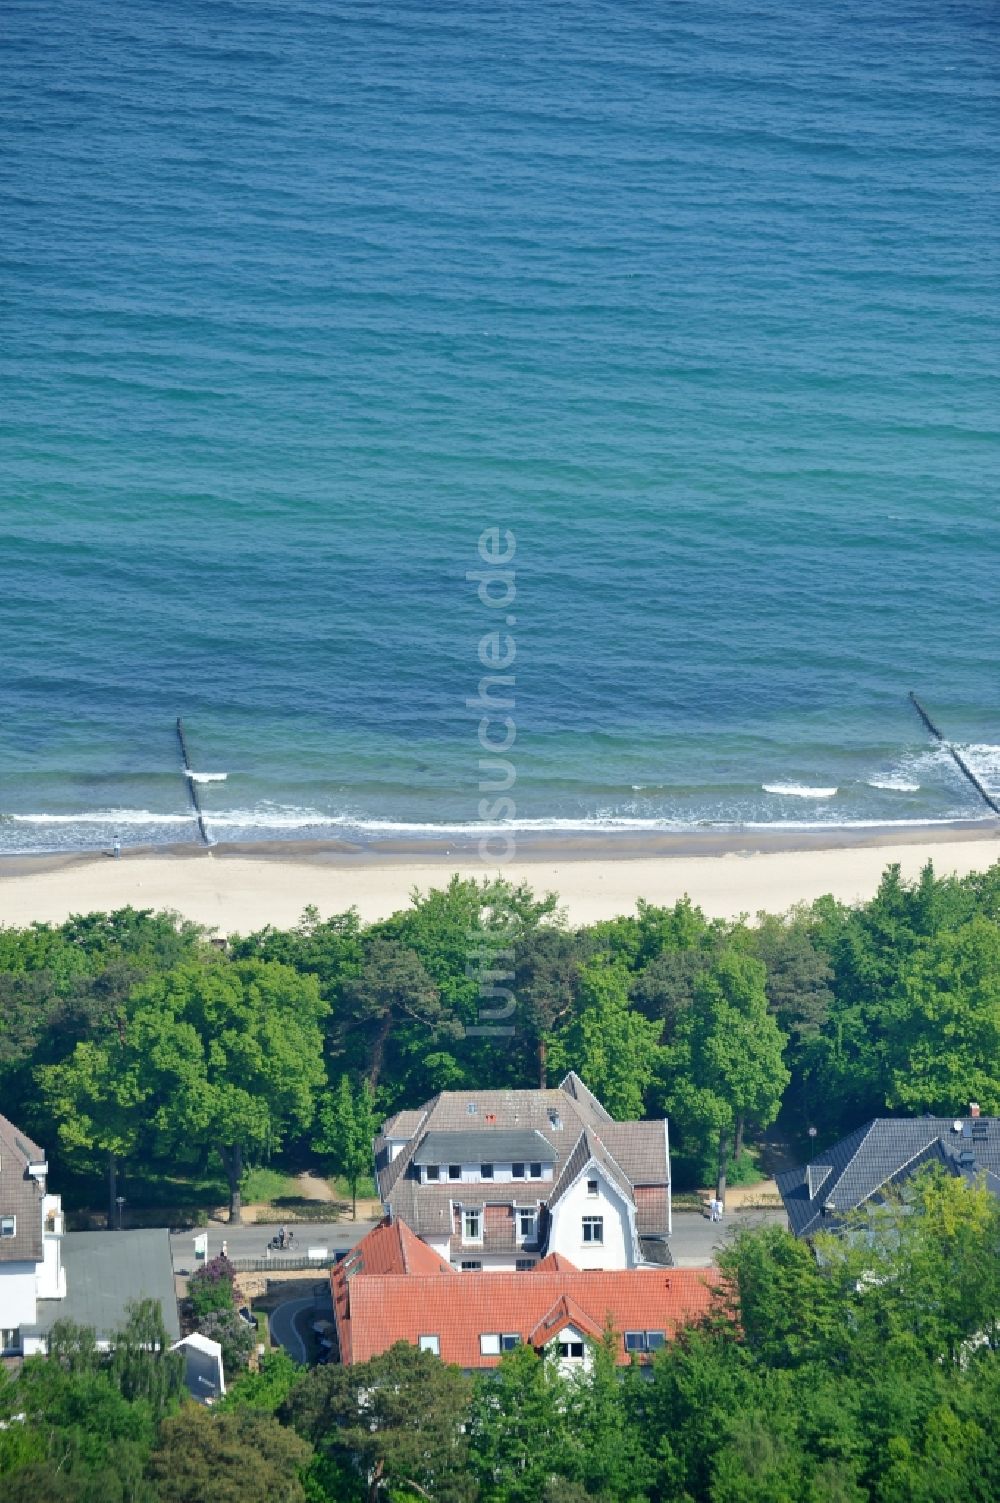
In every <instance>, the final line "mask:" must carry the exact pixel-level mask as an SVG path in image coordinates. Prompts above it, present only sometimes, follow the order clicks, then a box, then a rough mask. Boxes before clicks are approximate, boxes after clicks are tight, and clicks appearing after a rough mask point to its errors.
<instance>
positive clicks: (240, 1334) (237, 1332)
mask: <svg viewBox="0 0 1000 1503" xmlns="http://www.w3.org/2000/svg"><path fill="white" fill-rule="evenodd" d="M198 1330H199V1331H200V1333H201V1334H202V1336H207V1337H209V1339H210V1340H212V1341H217V1342H218V1343H219V1345H220V1346H221V1347H222V1366H223V1368H224V1369H225V1373H226V1377H227V1379H228V1378H229V1377H230V1376H231V1375H232V1374H234V1373H237V1372H243V1371H245V1370H246V1368H247V1367H249V1365H250V1358H251V1357H252V1356H253V1353H254V1351H255V1349H256V1346H257V1331H256V1329H255V1327H254V1326H249V1325H247V1323H246V1321H245V1320H243V1319H242V1318H241V1317H240V1316H239V1315H238V1314H237V1313H236V1311H235V1310H212V1311H211V1312H210V1313H209V1314H208V1315H206V1316H205V1318H204V1320H201V1321H199V1322H198Z"/></svg>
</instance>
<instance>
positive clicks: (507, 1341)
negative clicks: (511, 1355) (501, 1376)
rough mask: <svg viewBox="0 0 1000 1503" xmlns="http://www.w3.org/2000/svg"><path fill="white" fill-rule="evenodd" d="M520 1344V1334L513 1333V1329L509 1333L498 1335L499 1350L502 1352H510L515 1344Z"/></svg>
mask: <svg viewBox="0 0 1000 1503" xmlns="http://www.w3.org/2000/svg"><path fill="white" fill-rule="evenodd" d="M520 1344H521V1338H520V1336H517V1335H515V1334H514V1332H513V1331H512V1332H510V1334H507V1333H505V1334H504V1335H503V1336H501V1337H500V1350H501V1351H502V1352H512V1351H513V1350H514V1348H515V1347H516V1346H520Z"/></svg>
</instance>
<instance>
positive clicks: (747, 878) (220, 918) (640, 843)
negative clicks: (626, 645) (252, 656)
mask: <svg viewBox="0 0 1000 1503" xmlns="http://www.w3.org/2000/svg"><path fill="white" fill-rule="evenodd" d="M928 860H933V862H934V866H935V870H936V871H937V872H938V873H939V875H944V874H947V873H955V874H956V875H960V876H962V875H966V874H968V873H970V872H973V871H982V870H985V869H986V868H987V867H989V866H991V865H993V864H994V863H995V862H998V861H1000V824H998V823H997V821H995V820H976V821H968V822H963V823H956V824H946V825H913V826H906V827H898V826H897V827H890V828H887V827H885V826H870V827H863V828H847V829H845V828H843V827H841V828H839V829H838V828H831V829H830V830H822V831H819V830H780V829H778V830H776V829H773V828H772V829H768V830H755V831H746V830H744V831H732V832H722V831H690V832H683V833H677V832H671V833H669V834H668V833H657V834H641V835H637V834H636V833H635V832H620V833H617V834H616V833H615V832H613V831H603V832H600V833H599V834H595V835H593V836H591V835H585V836H578V835H574V836H566V835H562V836H560V835H542V834H539V833H538V832H531V834H526V835H523V836H519V837H518V849H517V854H516V856H515V857H514V858H513V859H512V860H509V861H504V862H502V863H500V862H498V861H496V860H495V859H494V860H493V861H492V862H490V861H483V860H482V859H480V858H479V856H478V852H477V849H476V845H475V843H474V842H472V841H464V842H459V841H456V840H454V839H451V840H446V839H440V840H437V841H426V840H424V841H420V842H416V841H404V840H393V841H381V842H379V843H378V844H377V845H375V844H372V845H367V846H360V845H356V844H351V843H349V842H346V841H329V842H328V841H284V840H281V841H265V842H260V843H254V844H237V843H227V844H223V843H220V844H218V845H215V846H212V847H204V846H196V845H191V844H184V845H176V846H145V847H135V848H133V849H131V850H126V851H123V852H122V856H121V858H120V859H119V860H114V859H111V858H110V857H109V856H107V855H105V854H102V853H95V852H93V851H87V852H66V853H65V854H52V855H27V854H24V855H20V854H18V855H14V854H12V855H5V856H0V924H5V925H24V924H30V923H32V922H36V921H39V922H54V923H59V922H62V921H63V920H64V919H66V918H68V917H69V915H70V914H71V913H86V912H93V911H101V910H103V911H106V910H109V909H114V908H119V907H123V906H125V905H126V904H129V903H130V904H132V905H133V906H135V907H142V908H156V909H160V908H167V909H173V910H175V911H176V912H178V913H179V914H181V915H182V916H183V917H185V918H189V919H193V920H194V921H195V922H197V923H201V924H204V925H206V926H207V927H210V928H215V929H217V930H218V931H219V932H221V933H224V934H229V933H235V932H242V933H247V932H249V931H251V930H254V929H260V928H263V927H264V926H265V925H266V924H274V925H276V926H278V927H289V926H291V925H292V924H294V923H296V922H297V921H298V919H299V918H300V916H301V914H302V911H303V909H304V908H306V907H307V906H308V905H310V904H312V905H315V906H316V907H317V908H318V909H319V910H320V912H321V914H322V916H323V917H324V918H326V917H329V916H330V915H331V914H334V913H341V912H343V911H344V910H346V909H347V908H350V907H351V906H352V905H353V906H356V907H357V909H358V911H359V913H360V915H361V917H362V919H364V920H366V921H369V922H370V921H372V920H374V919H379V918H385V917H387V916H388V915H389V914H390V913H392V912H395V911H396V910H397V909H399V908H403V907H406V906H407V905H408V903H409V899H410V894H411V892H412V890H413V889H414V888H419V889H421V890H422V891H426V890H427V889H428V888H429V887H441V886H444V885H446V884H447V882H448V881H449V880H450V878H451V876H452V875H453V874H454V873H456V872H457V873H459V874H460V875H461V876H463V877H468V876H475V877H479V878H481V877H483V876H487V875H490V876H492V875H495V874H496V873H497V871H498V870H499V871H500V872H501V873H502V875H503V876H505V877H507V878H509V879H511V880H513V881H526V882H527V883H528V884H529V885H530V886H532V887H533V888H534V889H535V891H536V892H537V893H539V894H541V893H545V892H555V893H556V894H557V895H558V897H559V900H560V907H561V908H563V909H564V910H565V912H566V915H567V918H568V920H569V922H570V923H571V924H585V923H592V922H594V921H595V920H597V919H601V918H612V917H615V916H617V915H619V914H622V913H629V912H632V911H634V908H635V904H636V901H637V899H638V898H640V897H642V898H646V899H647V900H648V901H649V902H653V903H664V904H669V903H673V902H675V901H676V900H677V899H678V898H680V897H682V896H684V894H685V893H686V894H687V895H689V896H690V897H691V899H692V901H694V902H695V903H697V904H699V906H701V907H702V908H703V909H704V910H705V912H706V913H707V914H708V915H709V917H718V918H736V917H738V916H739V915H740V914H741V913H746V914H750V915H753V914H756V913H757V912H759V911H760V910H762V909H763V910H768V911H771V912H784V911H785V910H787V909H788V908H790V907H792V906H793V905H794V904H795V903H798V902H811V901H812V900H813V899H815V898H817V897H820V896H822V895H823V894H825V893H832V894H833V896H834V897H836V898H839V899H840V900H841V901H843V902H855V901H858V900H861V899H864V898H868V897H870V896H871V895H872V893H874V891H875V889H876V887H877V886H878V882H879V879H880V877H881V875H882V872H883V871H884V870H885V867H886V866H888V865H889V864H890V863H892V862H898V863H899V864H900V866H901V867H902V870H903V874H904V876H906V877H908V878H912V877H915V876H916V875H917V874H918V873H919V871H920V869H921V867H922V866H924V865H925V863H926V862H927V861H928Z"/></svg>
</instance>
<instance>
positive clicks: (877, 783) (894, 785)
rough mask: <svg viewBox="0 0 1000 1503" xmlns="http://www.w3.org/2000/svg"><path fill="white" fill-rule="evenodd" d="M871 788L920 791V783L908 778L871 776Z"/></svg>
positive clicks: (887, 790)
mask: <svg viewBox="0 0 1000 1503" xmlns="http://www.w3.org/2000/svg"><path fill="white" fill-rule="evenodd" d="M868 786H869V788H884V789H885V790H886V792H887V793H919V792H920V784H919V783H910V782H908V781H907V779H906V778H897V777H888V778H869V779H868Z"/></svg>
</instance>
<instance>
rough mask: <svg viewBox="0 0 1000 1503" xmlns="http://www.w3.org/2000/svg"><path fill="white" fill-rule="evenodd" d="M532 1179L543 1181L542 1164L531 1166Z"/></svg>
mask: <svg viewBox="0 0 1000 1503" xmlns="http://www.w3.org/2000/svg"><path fill="white" fill-rule="evenodd" d="M531 1177H532V1179H541V1177H542V1166H541V1164H532V1165H531Z"/></svg>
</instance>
